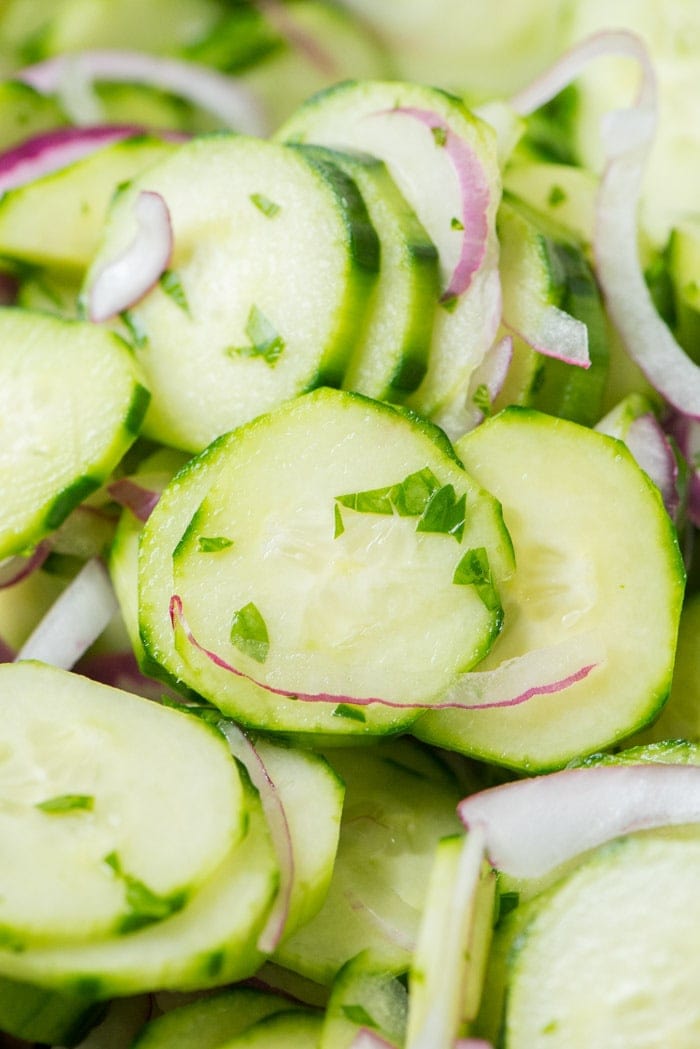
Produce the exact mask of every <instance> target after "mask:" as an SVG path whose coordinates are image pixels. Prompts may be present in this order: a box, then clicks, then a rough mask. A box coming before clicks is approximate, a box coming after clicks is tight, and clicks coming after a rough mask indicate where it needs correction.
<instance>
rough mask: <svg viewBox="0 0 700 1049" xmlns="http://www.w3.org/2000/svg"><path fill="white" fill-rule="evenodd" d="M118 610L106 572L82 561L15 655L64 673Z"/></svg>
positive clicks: (98, 563) (95, 563) (93, 562)
mask: <svg viewBox="0 0 700 1049" xmlns="http://www.w3.org/2000/svg"><path fill="white" fill-rule="evenodd" d="M117 610H118V604H117V599H116V597H115V595H114V590H113V589H112V584H111V581H110V578H109V574H108V572H107V569H106V568H105V566H104V565H103V564H102V562H101V561H99V560H98V559H97V558H94V559H92V560H90V561H86V563H85V564H84V565H83V567H82V568H81V569H80V571H79V572H78V574H77V575H76V576H75V578H74V579H72V580H71V582H70V583H69V584H68V586H67V587H66V589H65V590H64V591H63V592H62V593H61V594H60V596H59V597H58V598H57V599H56V601H54V603H53V605H52V606H51V608H50V609H49V610H48V612H47V613H46V615H45V616H44V618H43V619H42V620H41V621H40V622H39V624H38V625H37V627H36V628H35V629H34V631H33V632H32V634H30V636H29V637H28V638H27V640H26V641H25V643H24V644H23V645H22V647H21V648H20V650H19V652H18V653H17V656H16V659H17V660H21V659H38V660H40V661H41V662H42V663H51V664H53V666H57V667H62V668H63V669H64V670H70V668H71V667H72V666H73V665H74V664H75V663H77V661H78V660H79V659H80V657H81V656H82V655H83V653H84V652H85V651H86V650H87V649H88V648H89V647H90V645H91V644H92V643H93V641H95V640H97V638H98V637H99V636H100V634H101V633H102V631H103V630H104V629H105V627H106V626H107V625H108V623H109V622H110V620H111V619H112V617H113V616H114V615H115V614H116V612H117Z"/></svg>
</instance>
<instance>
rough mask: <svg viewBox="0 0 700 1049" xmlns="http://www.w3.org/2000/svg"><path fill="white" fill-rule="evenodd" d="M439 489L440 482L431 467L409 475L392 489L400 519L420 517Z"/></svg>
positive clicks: (393, 499)
mask: <svg viewBox="0 0 700 1049" xmlns="http://www.w3.org/2000/svg"><path fill="white" fill-rule="evenodd" d="M439 487H440V482H439V481H438V479H437V477H436V476H435V474H434V473H433V471H432V470H431V469H430V467H429V466H425V467H424V468H423V469H422V470H416V472H415V473H412V474H409V475H408V477H405V478H404V480H403V481H402V482H401V484H397V485H394V487H393V488H392V501H393V503H394V506H395V507H396V512H397V513H398V514H399V516H400V517H420V515H421V514H422V513H423V511H424V510H425V508H426V506H427V505H428V503H429V502H430V500H431V499H432V497H433V495H434V494H435V492H437V490H438V489H439Z"/></svg>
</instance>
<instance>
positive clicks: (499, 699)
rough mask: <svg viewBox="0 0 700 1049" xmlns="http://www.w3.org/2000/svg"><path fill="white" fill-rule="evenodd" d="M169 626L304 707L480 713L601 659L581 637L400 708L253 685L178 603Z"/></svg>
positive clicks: (551, 689)
mask: <svg viewBox="0 0 700 1049" xmlns="http://www.w3.org/2000/svg"><path fill="white" fill-rule="evenodd" d="M169 614H170V622H171V624H172V628H173V631H182V634H183V635H184V637H185V638H186V640H187V642H188V643H189V644H190V645H192V646H193V648H195V649H196V650H197V651H198V652H201V653H202V655H203V656H205V657H206V658H207V659H208V660H210V662H212V663H213V664H214V666H217V667H219V668H220V669H221V670H225V671H227V672H228V673H230V674H234V675H235V676H236V677H240V678H244V679H245V680H246V681H251V682H253V684H255V685H257V686H258V687H259V688H263V689H265V691H266V692H269V693H271V694H272V695H274V696H286V697H288V698H289V699H297V700H304V701H305V702H307V703H332V704H334V705H337V704H345V703H347V704H349V705H351V706H362V707H367V706H371V705H372V704H374V703H377V704H379V705H380V706H384V707H394V708H396V709H399V710H411V709H418V710H426V711H431V710H449V709H456V710H477V709H479V710H484V709H486V708H488V707H514V706H519V704H521V703H526V702H527V701H528V700H529V699H532V698H533V697H534V696H542V695H552V694H554V693H557V692H563V691H565V690H566V689H567V688H569V686H570V685H574V684H576V682H578V681H582V680H583V679H584V678H585V677H587V676H588V675H589V674H590V673H591V671H592V670H594V669H595V667H596V666H598V665H599V663H601V662H602V661H603V660H604V658H605V653H604V647H603V645H602V644H601V642H600V640H599V639H598V638H597V637H595V636H594V635H592V634H590V635H589V634H582V635H579V636H576V637H573V638H570V639H568V640H567V641H563V642H560V643H559V644H556V645H551V646H549V647H547V648H540V649H534V650H533V651H531V652H526V653H525V655H523V656H517V657H515V658H514V659H509V660H506V661H505V662H504V663H501V665H500V666H498V667H496V668H495V669H494V670H470V671H469V672H467V673H465V674H461V675H460V676H459V677H458V678H457V680H456V681H455V682H453V684H452V685H450V686H449V688H447V689H446V690H445V691H444V692H443V693H441V695H440V697H439V698H438V699H436V700H435V701H434V702H431V703H427V704H426V703H401V702H400V701H399V700H392V699H382V698H380V697H378V696H363V697H361V698H358V697H357V696H345V695H336V694H334V693H328V692H316V693H308V692H298V691H290V690H288V689H282V688H275V687H273V686H272V685H267V684H263V683H262V682H260V681H257V680H256V679H255V678H254V677H252V676H251V675H250V674H246V673H245V671H243V670H241V669H240V668H238V667H236V666H234V665H233V664H232V663H229V662H228V661H227V660H225V659H223V658H222V657H221V656H220V655H218V654H217V653H216V652H213V651H212V650H211V649H208V648H205V647H204V646H203V645H202V644H201V643H200V642H199V641H198V640H197V638H196V637H195V635H194V633H193V632H192V629H191V628H190V626H189V624H188V622H187V620H186V618H185V613H184V608H183V604H182V598H181V597H180V595H179V594H173V596H172V597H171V598H170V608H169Z"/></svg>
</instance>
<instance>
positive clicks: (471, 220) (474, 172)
mask: <svg viewBox="0 0 700 1049" xmlns="http://www.w3.org/2000/svg"><path fill="white" fill-rule="evenodd" d="M390 112H391V113H392V114H397V115H399V116H408V117H412V118H413V119H414V120H418V121H419V122H420V123H421V124H424V125H425V126H426V127H427V128H429V129H430V130H431V131H432V132H436V131H438V132H441V133H442V134H443V135H444V137H445V142H444V147H443V148H444V149H445V153H446V154H447V156H448V157H449V159H450V160H451V162H452V166H453V167H454V170H455V174H456V175H457V179H458V181H459V188H460V197H461V203H462V213H461V215H460V216H459V217H460V221H461V224H462V226H463V233H462V244H461V248H460V252H459V258H458V259H457V264H456V265H455V267H454V270H453V271H452V274H451V276H450V279H449V281H448V283H447V287H446V288H445V291H444V292H443V295H442V298H443V300H444V301H446V300H448V299H452V298H454V297H455V296H457V295H461V294H462V292H465V291H466V290H467V288H468V287H469V285H470V284H471V282H472V278H473V276H474V274H475V273H476V272H477V270H478V269H479V268H480V267H481V264H482V262H483V261H484V258H485V255H486V245H487V242H488V237H489V223H488V208H489V203H490V201H491V187H490V185H489V182H488V179H487V178H486V174H485V172H484V168H483V165H482V163H481V161H480V160H479V157H478V156H477V154H476V152H475V151H474V150H473V149H472V147H471V146H470V145H469V143H468V142H465V140H464V139H463V138H462V137H461V136H460V135H457V134H455V132H454V131H453V130H452V128H451V127H450V126H449V124H448V123H447V122H446V121H445V120H444V119H443V118H442V117H441V116H440V115H439V114H438V113H435V112H434V111H433V110H430V109H418V108H416V107H414V106H398V107H397V108H396V109H392V110H391V111H390Z"/></svg>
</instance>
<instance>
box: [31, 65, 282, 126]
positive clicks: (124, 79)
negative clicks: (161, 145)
mask: <svg viewBox="0 0 700 1049" xmlns="http://www.w3.org/2000/svg"><path fill="white" fill-rule="evenodd" d="M15 76H16V77H17V78H18V79H20V80H23V81H24V82H25V83H26V84H30V85H31V86H32V87H33V88H35V90H37V91H40V92H42V93H43V94H53V93H55V92H58V91H60V90H61V87H62V85H63V84H65V83H66V82H67V81H69V80H70V78H72V77H73V78H74V77H82V78H83V79H84V80H85V81H87V82H90V81H109V82H112V83H133V82H137V83H142V84H149V85H151V86H152V87H155V88H158V89H159V90H162V91H169V92H171V93H172V94H176V95H178V96H179V97H180V98H183V99H186V100H187V101H188V102H191V103H193V104H194V105H196V106H199V107H200V108H201V109H204V110H206V111H207V112H209V113H212V114H214V116H216V117H218V119H219V120H220V121H221V122H222V124H223V125H224V126H225V127H228V128H233V129H234V130H236V131H241V132H244V133H245V134H248V135H260V136H262V135H265V134H267V132H268V130H269V129H268V127H267V122H266V120H265V119H264V117H263V115H262V112H261V110H260V106H259V103H258V101H257V100H256V98H255V97H254V96H253V95H252V94H251V93H250V92H249V91H248V90H247V89H246V88H245V87H244V86H243V85H242V84H241V83H240V82H239V81H237V80H235V79H234V78H233V77H230V76H226V75H225V74H223V73H219V72H217V71H216V70H214V69H209V68H208V67H206V66H202V65H199V64H198V63H196V62H186V61H183V60H181V59H175V58H163V57H161V56H159V55H152V54H146V53H144V52H141V51H128V50H116V49H115V50H112V49H109V48H107V49H96V50H88V51H79V52H76V53H72V54H64V55H56V56H54V57H53V58H48V59H46V60H45V61H43V62H39V63H37V64H36V65H32V66H27V67H25V68H24V69H22V70H20V71H19V72H18V73H16V74H15Z"/></svg>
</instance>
